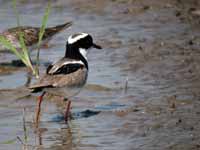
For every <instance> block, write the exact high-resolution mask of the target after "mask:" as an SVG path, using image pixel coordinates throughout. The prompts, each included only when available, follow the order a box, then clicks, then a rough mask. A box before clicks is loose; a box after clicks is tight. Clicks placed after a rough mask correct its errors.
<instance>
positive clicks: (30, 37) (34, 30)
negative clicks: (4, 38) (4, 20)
mask: <svg viewBox="0 0 200 150" xmlns="http://www.w3.org/2000/svg"><path fill="white" fill-rule="evenodd" d="M71 25H72V22H67V23H64V24H61V25H57V26H55V27H49V28H46V29H45V32H44V35H43V40H45V39H48V38H51V37H52V36H54V35H55V34H57V33H59V32H60V31H62V30H64V29H66V28H68V27H70V26H71ZM20 32H22V33H23V34H24V39H25V44H26V46H31V45H33V44H36V43H37V42H38V40H39V32H40V28H38V27H30V26H21V27H15V28H11V29H8V30H6V31H5V32H4V33H6V34H12V35H14V36H15V37H16V38H17V39H18V40H19V33H20Z"/></svg>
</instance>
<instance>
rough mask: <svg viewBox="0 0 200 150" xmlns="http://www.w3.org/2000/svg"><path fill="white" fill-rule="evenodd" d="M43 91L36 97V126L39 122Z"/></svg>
mask: <svg viewBox="0 0 200 150" xmlns="http://www.w3.org/2000/svg"><path fill="white" fill-rule="evenodd" d="M45 93H46V92H43V93H42V94H41V95H40V96H39V97H38V101H37V108H36V116H35V122H36V126H38V123H39V120H40V111H41V103H42V100H43V97H44V95H45Z"/></svg>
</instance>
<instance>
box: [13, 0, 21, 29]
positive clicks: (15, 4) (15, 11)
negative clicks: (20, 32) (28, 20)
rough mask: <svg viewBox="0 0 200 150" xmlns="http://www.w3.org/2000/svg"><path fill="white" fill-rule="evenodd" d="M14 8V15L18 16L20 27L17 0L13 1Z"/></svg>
mask: <svg viewBox="0 0 200 150" xmlns="http://www.w3.org/2000/svg"><path fill="white" fill-rule="evenodd" d="M13 8H14V13H15V14H16V19H17V26H20V18H19V12H18V11H17V2H16V0H13Z"/></svg>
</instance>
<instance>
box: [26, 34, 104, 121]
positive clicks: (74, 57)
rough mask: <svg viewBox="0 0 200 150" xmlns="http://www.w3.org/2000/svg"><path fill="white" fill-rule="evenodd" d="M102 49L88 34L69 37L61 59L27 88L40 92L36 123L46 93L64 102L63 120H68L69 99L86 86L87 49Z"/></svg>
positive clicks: (87, 69)
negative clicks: (61, 98)
mask: <svg viewBox="0 0 200 150" xmlns="http://www.w3.org/2000/svg"><path fill="white" fill-rule="evenodd" d="M91 48H96V49H102V47H101V46H99V45H97V44H95V43H94V42H93V38H92V36H91V35H90V34H88V33H75V34H73V35H70V36H69V37H68V39H67V42H66V50H65V55H64V57H63V58H61V59H59V60H58V61H56V62H55V63H52V64H50V65H49V66H48V67H47V69H46V73H45V74H44V75H43V76H42V77H41V78H40V79H39V80H38V81H37V82H36V83H34V84H32V85H30V86H29V89H30V90H31V92H41V91H42V94H41V95H40V96H39V97H38V102H37V109H36V118H35V120H36V122H37V123H38V121H39V116H40V109H41V102H42V100H43V96H44V95H45V94H46V92H48V93H50V94H53V95H59V96H62V97H63V98H64V100H66V102H67V103H66V110H65V114H64V120H65V121H66V122H67V121H68V118H69V112H70V105H71V101H70V100H69V99H70V98H71V97H73V96H75V95H77V94H78V93H79V92H80V90H81V89H82V87H83V86H84V85H85V84H86V81H87V77H88V71H89V67H88V59H87V53H88V51H89V49H91Z"/></svg>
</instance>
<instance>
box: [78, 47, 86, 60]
mask: <svg viewBox="0 0 200 150" xmlns="http://www.w3.org/2000/svg"><path fill="white" fill-rule="evenodd" d="M79 52H80V53H81V55H82V56H83V57H84V58H85V59H86V60H87V50H86V49H84V48H79Z"/></svg>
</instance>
